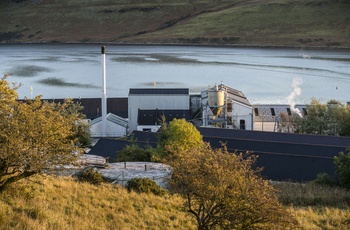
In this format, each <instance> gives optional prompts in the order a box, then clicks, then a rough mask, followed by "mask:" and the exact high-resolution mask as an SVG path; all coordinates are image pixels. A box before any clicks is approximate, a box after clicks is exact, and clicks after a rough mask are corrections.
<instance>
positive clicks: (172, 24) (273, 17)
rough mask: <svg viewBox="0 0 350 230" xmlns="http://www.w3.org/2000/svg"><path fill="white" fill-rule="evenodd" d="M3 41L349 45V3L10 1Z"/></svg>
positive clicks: (0, 33)
mask: <svg viewBox="0 0 350 230" xmlns="http://www.w3.org/2000/svg"><path fill="white" fill-rule="evenodd" d="M0 42H2V43H5V42H79V43H83V42H114V43H167V44H169V43H175V44H178V43H181V44H227V45H262V46H263V45H269V46H328V47H350V1H349V0H220V1H217V0H174V1H170V0H148V1H146V0H128V1H127V0H120V1H111V0H89V1H87V0H74V1H70V0H59V1H58V0H45V1H43V0H4V1H1V2H0Z"/></svg>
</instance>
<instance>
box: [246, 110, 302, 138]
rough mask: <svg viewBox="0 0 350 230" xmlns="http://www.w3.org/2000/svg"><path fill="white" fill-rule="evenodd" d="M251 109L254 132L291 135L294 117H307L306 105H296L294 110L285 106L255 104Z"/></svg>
mask: <svg viewBox="0 0 350 230" xmlns="http://www.w3.org/2000/svg"><path fill="white" fill-rule="evenodd" d="M253 107H254V130H256V131H269V132H288V133H292V132H294V127H293V125H292V124H293V121H294V119H295V117H296V116H302V117H305V116H307V110H306V105H296V106H295V109H294V110H292V109H291V107H290V105H287V104H278V105H276V104H263V105H262V104H256V105H253ZM296 111H299V112H298V113H297V112H296ZM298 114H299V115H298Z"/></svg>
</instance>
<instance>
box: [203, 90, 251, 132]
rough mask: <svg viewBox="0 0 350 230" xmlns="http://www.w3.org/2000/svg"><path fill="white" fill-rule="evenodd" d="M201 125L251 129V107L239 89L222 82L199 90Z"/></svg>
mask: <svg viewBox="0 0 350 230" xmlns="http://www.w3.org/2000/svg"><path fill="white" fill-rule="evenodd" d="M201 102H202V117H203V126H214V127H221V128H233V129H246V130H253V128H254V127H253V126H254V123H253V107H252V106H251V104H250V103H249V101H248V99H247V98H246V97H245V96H244V94H243V93H242V92H241V91H238V90H236V89H233V88H230V87H227V86H225V85H223V84H220V85H215V86H214V87H213V88H209V89H208V90H205V91H202V92H201Z"/></svg>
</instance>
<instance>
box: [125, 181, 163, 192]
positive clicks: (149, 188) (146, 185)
mask: <svg viewBox="0 0 350 230" xmlns="http://www.w3.org/2000/svg"><path fill="white" fill-rule="evenodd" d="M126 188H127V189H128V191H135V192H137V193H153V194H154V195H158V196H163V195H165V194H166V193H167V192H166V190H165V189H163V188H161V187H160V186H159V185H157V183H156V182H154V181H153V180H151V179H149V178H133V179H131V180H129V181H128V183H127V184H126Z"/></svg>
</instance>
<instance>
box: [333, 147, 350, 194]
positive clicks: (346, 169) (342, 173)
mask: <svg viewBox="0 0 350 230" xmlns="http://www.w3.org/2000/svg"><path fill="white" fill-rule="evenodd" d="M334 164H335V167H336V174H337V176H338V181H339V185H340V186H341V187H344V188H347V189H350V148H347V149H346V150H345V153H344V152H340V153H339V156H336V157H334Z"/></svg>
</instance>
